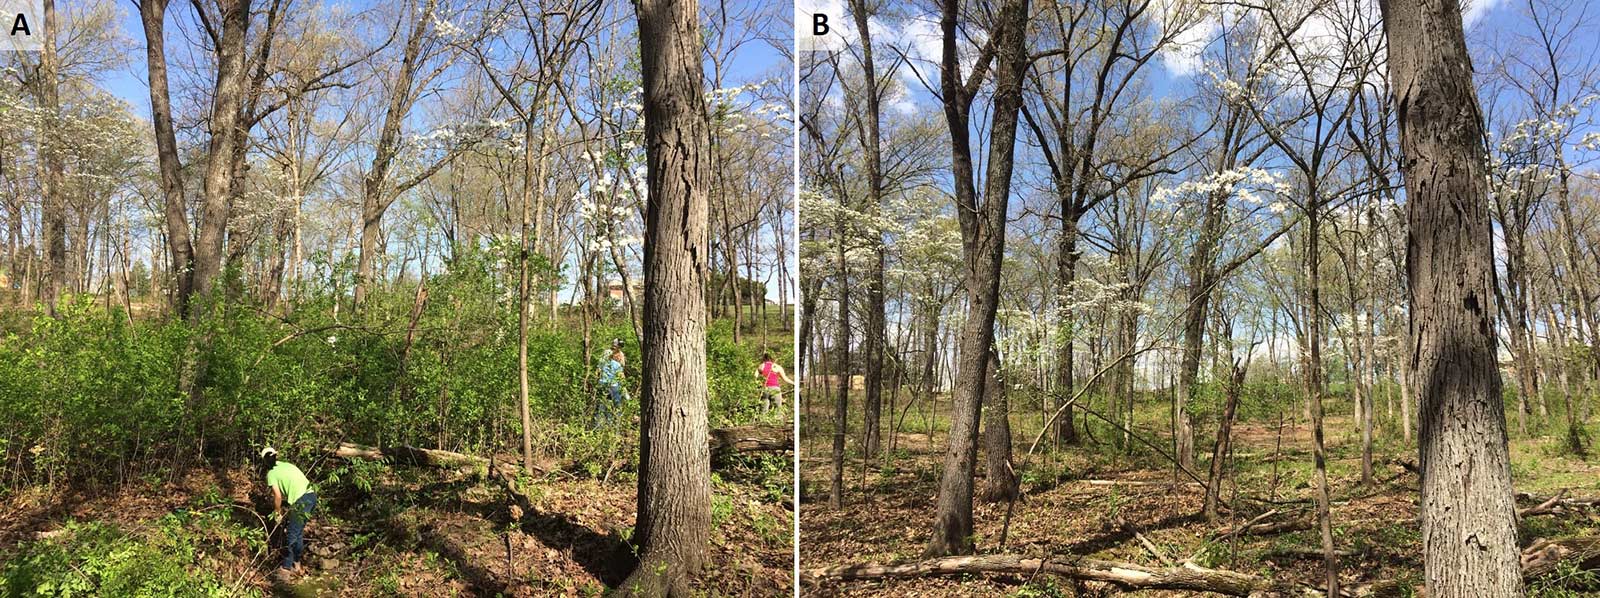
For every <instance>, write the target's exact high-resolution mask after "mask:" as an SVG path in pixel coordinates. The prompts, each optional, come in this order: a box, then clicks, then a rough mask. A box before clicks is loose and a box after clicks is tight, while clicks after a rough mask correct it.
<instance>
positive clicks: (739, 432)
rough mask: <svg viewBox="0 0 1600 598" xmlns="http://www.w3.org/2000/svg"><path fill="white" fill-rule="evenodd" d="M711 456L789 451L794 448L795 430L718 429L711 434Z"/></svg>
mask: <svg viewBox="0 0 1600 598" xmlns="http://www.w3.org/2000/svg"><path fill="white" fill-rule="evenodd" d="M710 442H711V454H713V455H729V454H733V453H756V452H772V451H787V450H790V449H792V448H793V447H794V436H793V430H791V429H789V428H780V427H777V426H738V427H733V428H716V429H713V430H711V434H710Z"/></svg>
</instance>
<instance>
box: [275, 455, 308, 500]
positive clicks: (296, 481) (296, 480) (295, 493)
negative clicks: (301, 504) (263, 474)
mask: <svg viewBox="0 0 1600 598" xmlns="http://www.w3.org/2000/svg"><path fill="white" fill-rule="evenodd" d="M267 485H268V486H272V487H273V488H277V489H278V492H280V493H282V494H283V504H284V505H285V506H288V505H292V504H294V501H297V500H300V496H301V495H303V494H305V493H306V492H307V491H309V490H311V489H312V488H311V480H307V479H306V474H303V473H300V468H299V467H295V466H294V464H293V463H288V462H285V461H279V462H278V464H277V465H274V466H272V470H271V471H268V472H267Z"/></svg>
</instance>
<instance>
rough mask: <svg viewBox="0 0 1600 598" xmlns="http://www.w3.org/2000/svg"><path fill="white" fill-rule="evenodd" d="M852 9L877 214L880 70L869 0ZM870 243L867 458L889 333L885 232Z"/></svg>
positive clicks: (874, 436) (876, 435) (871, 453)
mask: <svg viewBox="0 0 1600 598" xmlns="http://www.w3.org/2000/svg"><path fill="white" fill-rule="evenodd" d="M850 12H851V14H852V16H854V18H855V25H856V32H857V33H859V34H860V36H861V41H860V46H861V71H862V77H863V81H864V92H865V94H866V114H864V115H863V118H862V126H861V128H862V139H861V146H862V149H864V150H865V152H864V153H865V158H866V166H867V173H866V174H867V197H866V201H867V205H866V209H865V210H864V212H866V213H867V214H874V215H875V214H877V213H878V211H879V208H880V207H881V206H882V205H883V166H882V158H881V156H880V151H881V150H880V147H879V144H880V135H879V126H878V124H879V123H878V118H879V116H878V115H879V107H878V106H879V97H878V95H879V91H878V79H877V77H878V72H877V68H876V65H875V64H873V60H872V32H871V31H870V29H869V28H868V27H867V16H868V15H867V8H866V2H865V0H852V1H851V3H850ZM871 234H872V239H871V240H870V243H871V245H872V248H873V251H874V252H876V254H877V256H876V259H874V260H873V262H872V270H871V271H870V272H868V273H867V330H866V338H865V339H863V341H864V342H863V346H862V350H863V351H865V352H866V354H867V355H866V358H867V364H866V365H867V368H866V369H867V371H866V387H867V388H866V411H865V413H864V415H863V417H862V420H861V421H862V428H863V430H862V436H863V437H864V439H865V441H866V442H864V443H863V444H862V454H863V457H864V458H865V459H872V458H874V457H877V456H878V449H879V445H880V444H881V443H882V439H883V430H882V426H881V425H880V424H879V422H880V421H881V419H882V413H883V345H884V339H885V337H886V335H887V330H886V329H887V322H886V319H887V318H886V317H885V316H884V296H883V295H884V288H883V287H884V280H883V270H884V245H883V234H882V233H881V232H879V231H877V230H873V231H872V233H871Z"/></svg>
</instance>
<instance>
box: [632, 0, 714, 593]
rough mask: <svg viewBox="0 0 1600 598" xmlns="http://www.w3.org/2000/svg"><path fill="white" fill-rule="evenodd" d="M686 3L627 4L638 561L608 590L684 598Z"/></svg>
mask: <svg viewBox="0 0 1600 598" xmlns="http://www.w3.org/2000/svg"><path fill="white" fill-rule="evenodd" d="M698 8H699V6H698V4H696V3H694V2H687V1H684V0H641V1H640V2H639V4H638V24H639V45H640V56H642V57H643V75H644V115H645V149H646V154H647V156H648V168H649V170H648V173H649V174H648V180H649V192H650V195H649V198H650V200H649V203H648V205H647V207H646V214H645V237H646V242H645V254H644V275H645V278H646V280H649V281H650V282H649V284H646V285H645V294H644V339H643V344H644V359H643V368H642V370H643V384H642V387H641V390H640V397H639V402H640V416H641V417H640V425H639V502H638V509H639V517H638V523H637V524H636V525H635V530H636V531H635V533H634V541H635V544H636V546H637V547H638V555H639V566H638V568H637V569H635V570H634V572H633V573H632V574H631V575H629V576H628V578H627V580H625V581H623V583H622V585H621V586H619V587H618V588H617V589H616V590H615V592H614V593H615V594H616V595H621V596H673V597H687V596H689V595H690V590H689V583H688V581H689V578H690V577H691V576H693V575H694V574H696V573H698V572H699V571H700V569H701V567H702V566H703V565H704V563H705V552H706V540H707V538H708V537H709V535H710V532H711V477H710V472H711V453H710V450H709V449H708V448H707V427H708V426H707V413H706V391H707V388H706V344H705V338H706V304H705V287H706V281H707V277H708V274H707V272H708V270H707V264H706V259H707V255H708V251H709V247H708V244H707V232H708V231H707V228H708V227H707V224H706V219H707V216H708V212H709V209H708V206H707V201H706V193H707V189H706V186H707V185H708V184H709V183H710V182H711V164H710V153H709V149H710V124H709V118H708V117H707V114H706V106H705V100H704V99H703V98H704V97H705V96H704V93H703V90H704V83H703V82H702V80H701V79H702V75H701V66H700V65H701V52H702V48H701V46H702V43H701V39H700V19H699V14H698V12H699V10H698Z"/></svg>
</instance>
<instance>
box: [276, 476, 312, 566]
mask: <svg viewBox="0 0 1600 598" xmlns="http://www.w3.org/2000/svg"><path fill="white" fill-rule="evenodd" d="M316 509H317V493H315V492H307V493H305V494H302V495H300V499H299V500H296V501H294V504H292V505H289V509H288V512H289V514H288V516H287V522H288V524H289V528H288V532H287V533H288V538H287V542H285V544H287V546H286V549H287V550H286V551H285V552H286V554H284V555H283V568H284V569H293V568H294V563H295V561H298V560H300V557H302V556H305V554H306V518H307V517H310V516H311V512H312V511H315V510H316Z"/></svg>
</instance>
